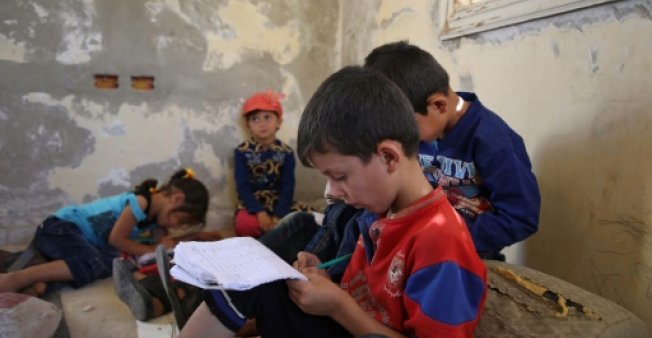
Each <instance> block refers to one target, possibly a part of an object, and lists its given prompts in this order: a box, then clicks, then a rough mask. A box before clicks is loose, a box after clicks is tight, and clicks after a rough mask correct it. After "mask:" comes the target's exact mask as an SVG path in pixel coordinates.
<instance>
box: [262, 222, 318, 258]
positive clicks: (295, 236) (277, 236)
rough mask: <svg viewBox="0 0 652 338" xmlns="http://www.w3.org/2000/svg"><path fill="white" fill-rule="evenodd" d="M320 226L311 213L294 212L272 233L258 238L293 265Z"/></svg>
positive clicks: (269, 232)
mask: <svg viewBox="0 0 652 338" xmlns="http://www.w3.org/2000/svg"><path fill="white" fill-rule="evenodd" d="M319 228H320V226H319V224H317V222H315V217H314V215H313V214H312V213H311V212H294V213H291V214H288V215H287V216H285V217H283V218H282V219H281V221H280V222H279V224H278V225H277V226H276V227H275V228H274V229H272V230H271V231H268V232H266V233H265V234H264V235H262V236H261V237H259V238H258V241H260V242H261V243H263V244H264V245H265V246H266V247H268V248H270V249H271V250H272V251H274V253H276V254H277V255H279V256H280V257H281V258H282V259H283V260H284V261H286V262H288V263H289V264H292V262H294V261H295V260H296V259H297V253H299V251H302V250H303V249H304V248H305V247H306V245H307V244H308V242H309V241H310V239H311V238H312V237H313V236H314V235H315V234H316V233H317V231H318V230H319Z"/></svg>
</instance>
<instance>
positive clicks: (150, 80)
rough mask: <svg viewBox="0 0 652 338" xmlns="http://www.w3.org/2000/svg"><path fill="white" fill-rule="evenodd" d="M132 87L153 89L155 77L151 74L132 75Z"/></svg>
mask: <svg viewBox="0 0 652 338" xmlns="http://www.w3.org/2000/svg"><path fill="white" fill-rule="evenodd" d="M131 88H133V89H137V90H152V89H154V77H153V76H149V75H139V76H132V77H131Z"/></svg>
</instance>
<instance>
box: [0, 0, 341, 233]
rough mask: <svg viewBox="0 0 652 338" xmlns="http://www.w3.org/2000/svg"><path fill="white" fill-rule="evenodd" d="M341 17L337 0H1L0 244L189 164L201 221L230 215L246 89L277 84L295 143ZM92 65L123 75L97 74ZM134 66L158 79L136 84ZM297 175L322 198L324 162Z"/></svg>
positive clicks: (300, 187) (224, 220)
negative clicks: (203, 198) (203, 202)
mask: <svg viewBox="0 0 652 338" xmlns="http://www.w3.org/2000/svg"><path fill="white" fill-rule="evenodd" d="M338 25H339V3H338V2H337V1H329V2H326V3H323V4H321V5H320V6H310V5H309V4H308V3H305V2H302V1H298V0H278V1H274V0H260V1H257V0H251V1H248V0H224V1H185V0H149V1H128V0H62V1H57V2H42V1H23V0H7V1H2V3H1V4H0V73H1V74H2V79H1V80H0V173H1V175H0V201H2V202H0V244H13V243H25V242H27V241H28V240H29V238H30V237H31V235H32V233H33V231H34V229H35V227H36V226H37V225H38V224H39V223H40V221H41V220H42V219H43V218H44V217H46V216H47V215H48V214H50V213H52V212H54V211H55V210H56V209H57V208H59V207H61V206H62V205H65V204H69V203H80V202H85V201H89V200H92V199H95V198H98V197H102V196H108V195H112V194H115V193H119V192H122V191H126V190H129V189H132V188H133V186H134V185H135V184H137V183H139V182H141V181H142V180H143V179H145V178H148V177H154V178H158V179H159V180H160V181H165V180H167V178H168V177H169V175H171V174H172V173H173V172H174V171H175V170H176V169H178V168H180V167H188V166H190V167H193V168H194V169H195V171H196V172H197V174H198V178H199V179H201V180H202V181H203V182H205V183H206V184H207V186H208V187H209V190H210V193H211V207H210V212H209V217H208V221H209V227H212V228H223V227H224V228H228V227H231V226H232V216H233V212H234V208H235V185H234V183H233V175H232V171H233V163H232V162H233V148H234V147H235V146H236V145H237V144H239V143H240V142H241V141H242V140H243V139H244V138H245V137H246V134H245V132H243V128H242V125H241V121H240V120H239V119H240V115H239V112H240V111H239V110H240V106H241V104H242V102H243V100H244V98H246V97H247V96H248V95H250V94H252V93H253V92H255V91H261V90H266V89H268V88H271V89H274V90H281V91H283V92H284V93H285V94H286V95H287V96H286V99H285V100H284V101H283V105H284V108H285V111H286V113H285V115H284V119H285V120H284V124H283V126H282V128H281V130H280V132H279V134H278V136H279V138H281V139H282V140H284V141H285V142H288V143H289V144H290V145H291V146H293V147H295V146H296V140H295V138H296V129H297V125H298V119H299V116H300V113H301V111H302V109H303V106H304V105H305V103H306V101H307V100H308V99H309V98H310V96H311V95H312V93H313V91H314V90H315V89H316V87H317V86H318V85H319V83H320V82H321V81H322V80H323V79H324V78H325V77H327V76H328V75H329V74H330V73H332V72H333V71H334V70H336V68H335V67H336V64H337V62H339V60H337V59H336V58H335V56H334V54H333V53H332V49H333V46H335V45H336V43H337V38H338V35H337V34H338V30H337V29H338ZM94 74H116V75H118V76H119V88H117V89H115V90H100V89H97V88H95V86H94ZM138 75H148V76H154V77H155V82H154V85H155V89H154V90H152V91H138V90H135V89H132V88H131V84H130V77H131V76H138ZM296 175H297V189H296V194H295V197H296V198H298V199H301V200H304V201H310V202H312V201H315V200H319V199H320V197H321V196H322V192H323V187H324V180H323V179H322V178H321V177H320V175H318V173H316V172H315V171H314V170H306V169H304V168H301V166H298V167H297V171H296ZM318 202H319V201H318Z"/></svg>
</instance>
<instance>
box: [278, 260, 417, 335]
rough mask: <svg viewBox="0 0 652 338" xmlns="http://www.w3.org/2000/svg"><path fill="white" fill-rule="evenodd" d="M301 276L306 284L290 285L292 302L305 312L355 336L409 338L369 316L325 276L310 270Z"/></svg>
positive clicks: (305, 270) (300, 282)
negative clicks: (377, 335)
mask: <svg viewBox="0 0 652 338" xmlns="http://www.w3.org/2000/svg"><path fill="white" fill-rule="evenodd" d="M301 272H303V273H304V275H306V277H308V282H305V281H288V282H287V283H288V287H289V290H290V298H291V299H292V301H293V302H294V303H295V304H297V306H298V307H299V308H300V309H301V310H302V311H304V312H306V313H309V314H312V315H317V316H329V317H331V318H333V320H335V321H336V322H338V323H339V324H340V325H342V326H343V327H344V328H345V329H346V330H347V331H349V332H350V333H351V334H352V335H353V336H355V337H359V336H363V335H366V334H372V333H375V334H382V335H385V336H387V337H405V336H403V335H402V334H400V333H399V332H397V331H394V330H392V329H391V328H389V327H388V326H386V325H384V324H382V323H380V322H378V321H377V320H375V319H374V318H373V317H371V316H369V314H367V313H366V312H365V311H364V310H363V309H362V308H361V307H360V306H359V305H358V303H356V301H355V300H354V299H353V298H352V297H351V296H350V295H349V294H348V293H346V292H345V291H344V290H342V289H341V288H340V287H339V286H338V285H337V284H335V283H333V282H331V281H330V279H328V278H327V277H325V276H323V275H322V274H321V273H320V271H319V269H317V268H308V269H304V270H302V271H301Z"/></svg>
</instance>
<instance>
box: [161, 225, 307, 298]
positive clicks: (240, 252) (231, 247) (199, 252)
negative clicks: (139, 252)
mask: <svg viewBox="0 0 652 338" xmlns="http://www.w3.org/2000/svg"><path fill="white" fill-rule="evenodd" d="M174 263H175V264H176V265H175V266H174V267H173V268H172V269H171V270H170V273H171V274H172V276H173V277H175V278H177V279H179V280H181V281H183V282H186V283H189V284H193V285H195V286H197V287H200V288H223V289H227V290H248V289H251V288H253V287H255V286H257V285H260V284H264V283H268V282H272V281H275V280H279V279H301V280H306V277H305V276H304V275H303V274H301V273H300V272H299V271H297V270H296V269H294V268H293V267H292V266H290V265H289V264H288V263H286V262H285V261H283V260H282V259H281V258H280V257H278V256H277V255H276V254H275V253H274V252H272V251H271V250H270V249H268V248H267V247H266V246H264V245H263V244H261V243H260V242H258V241H257V240H255V239H253V238H251V237H234V238H228V239H223V240H220V241H216V242H181V243H179V244H178V245H177V247H176V248H175V250H174Z"/></svg>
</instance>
